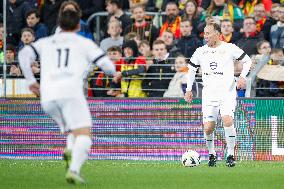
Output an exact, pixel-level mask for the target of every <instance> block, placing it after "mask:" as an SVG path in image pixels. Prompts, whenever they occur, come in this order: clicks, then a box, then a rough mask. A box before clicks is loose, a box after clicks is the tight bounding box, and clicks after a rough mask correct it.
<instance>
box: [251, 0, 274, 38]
mask: <svg viewBox="0 0 284 189" xmlns="http://www.w3.org/2000/svg"><path fill="white" fill-rule="evenodd" d="M254 19H255V21H256V30H257V32H261V31H262V32H263V35H264V39H266V40H269V34H270V28H271V26H272V25H274V24H276V21H274V20H273V19H271V18H270V17H268V16H266V13H265V8H264V5H263V4H262V3H258V4H256V5H255V6H254Z"/></svg>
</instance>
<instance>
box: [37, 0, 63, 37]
mask: <svg viewBox="0 0 284 189" xmlns="http://www.w3.org/2000/svg"><path fill="white" fill-rule="evenodd" d="M64 1H66V0H45V2H44V4H43V5H42V9H41V21H42V22H43V23H44V24H45V25H46V26H47V29H48V34H51V33H54V30H55V28H56V23H57V18H58V14H59V9H60V6H61V4H62V3H63V2H64Z"/></svg>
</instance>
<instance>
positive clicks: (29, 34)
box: [19, 28, 40, 78]
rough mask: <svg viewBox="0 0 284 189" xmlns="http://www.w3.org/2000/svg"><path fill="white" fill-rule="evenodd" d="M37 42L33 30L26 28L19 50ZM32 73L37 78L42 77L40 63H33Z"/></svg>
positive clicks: (22, 33) (23, 30)
mask: <svg viewBox="0 0 284 189" xmlns="http://www.w3.org/2000/svg"><path fill="white" fill-rule="evenodd" d="M34 41H35V33H34V31H33V30H32V29H31V28H24V29H22V32H21V43H20V45H19V49H22V48H23V47H24V46H25V45H30V44H31V43H33V42H34ZM31 66H32V72H33V73H34V74H35V76H36V77H37V78H39V77H40V65H39V62H37V61H35V62H34V63H32V65H31Z"/></svg>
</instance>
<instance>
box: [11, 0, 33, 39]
mask: <svg viewBox="0 0 284 189" xmlns="http://www.w3.org/2000/svg"><path fill="white" fill-rule="evenodd" d="M31 8H32V7H31V6H30V5H29V3H28V2H25V0H17V1H16V3H14V4H11V3H10V2H7V6H6V9H7V35H8V36H7V42H8V43H13V44H14V45H17V44H18V42H19V40H20V37H21V29H22V28H24V27H25V25H26V20H25V17H26V13H27V12H28V11H29V10H30V9H31Z"/></svg>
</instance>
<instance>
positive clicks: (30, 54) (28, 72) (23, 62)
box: [18, 45, 39, 96]
mask: <svg viewBox="0 0 284 189" xmlns="http://www.w3.org/2000/svg"><path fill="white" fill-rule="evenodd" d="M37 57H38V54H37V52H36V50H35V48H34V47H33V46H31V45H27V46H25V47H24V48H23V49H22V50H21V51H20V52H19V56H18V58H19V62H20V66H21V69H22V71H23V74H24V76H25V78H26V80H27V82H28V85H29V89H30V90H31V91H32V92H33V93H34V94H36V95H37V96H39V84H38V82H37V80H36V78H35V76H34V74H33V71H32V67H31V66H32V63H33V62H34V61H35V60H36V59H37Z"/></svg>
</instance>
